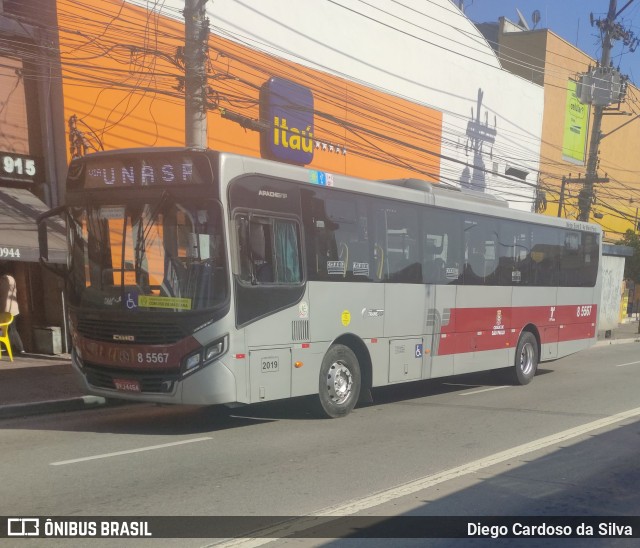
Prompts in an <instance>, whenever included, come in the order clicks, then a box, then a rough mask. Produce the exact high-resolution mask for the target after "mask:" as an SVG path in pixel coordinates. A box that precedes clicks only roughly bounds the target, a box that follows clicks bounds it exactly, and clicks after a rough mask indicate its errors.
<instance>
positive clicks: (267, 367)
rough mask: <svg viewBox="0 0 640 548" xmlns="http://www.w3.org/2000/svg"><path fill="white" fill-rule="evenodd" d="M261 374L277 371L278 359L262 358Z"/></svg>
mask: <svg viewBox="0 0 640 548" xmlns="http://www.w3.org/2000/svg"><path fill="white" fill-rule="evenodd" d="M261 362H262V368H261V370H262V372H263V373H271V372H273V371H278V368H279V365H280V364H279V363H278V358H276V357H270V358H262V360H261Z"/></svg>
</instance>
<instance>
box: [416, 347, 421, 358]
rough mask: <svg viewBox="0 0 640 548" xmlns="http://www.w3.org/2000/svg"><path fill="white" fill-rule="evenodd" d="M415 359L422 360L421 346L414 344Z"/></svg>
mask: <svg viewBox="0 0 640 548" xmlns="http://www.w3.org/2000/svg"><path fill="white" fill-rule="evenodd" d="M416 358H422V344H416Z"/></svg>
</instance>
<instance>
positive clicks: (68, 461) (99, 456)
mask: <svg viewBox="0 0 640 548" xmlns="http://www.w3.org/2000/svg"><path fill="white" fill-rule="evenodd" d="M211 439H213V438H211V437H205V438H194V439H192V440H183V441H174V442H171V443H163V444H161V445H150V446H149V447H140V448H138V449H129V450H127V451H116V452H115V453H104V454H102V455H93V456H91V457H82V458H80V459H71V460H61V461H58V462H51V463H49V465H50V466H62V465H64V464H75V463H76V462H84V461H87V460H96V459H108V458H110V457H118V456H120V455H129V454H131V453H142V452H143V451H155V450H156V449H164V448H165V447H174V446H175V445H185V444H186V443H195V442H197V441H206V440H211Z"/></svg>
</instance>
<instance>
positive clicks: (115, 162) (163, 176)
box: [84, 154, 211, 189]
mask: <svg viewBox="0 0 640 548" xmlns="http://www.w3.org/2000/svg"><path fill="white" fill-rule="evenodd" d="M198 159H199V158H196V157H193V156H188V155H185V154H180V155H175V154H172V155H167V154H149V155H146V156H130V157H122V156H114V157H113V158H110V157H104V158H95V159H91V160H88V161H87V165H86V170H85V173H84V188H85V189H98V188H134V187H141V186H174V185H175V186H179V185H192V184H202V183H203V182H205V181H207V179H209V180H210V179H211V170H210V169H206V168H207V167H208V162H207V161H206V159H205V158H201V159H202V160H203V161H202V162H198V161H197V160H198Z"/></svg>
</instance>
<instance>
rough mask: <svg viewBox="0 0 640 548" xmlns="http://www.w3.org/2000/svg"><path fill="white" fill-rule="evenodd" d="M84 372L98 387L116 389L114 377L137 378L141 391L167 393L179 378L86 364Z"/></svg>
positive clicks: (92, 383)
mask: <svg viewBox="0 0 640 548" xmlns="http://www.w3.org/2000/svg"><path fill="white" fill-rule="evenodd" d="M84 373H85V375H86V376H87V382H88V383H89V384H90V385H91V386H95V387H96V388H106V389H109V390H115V389H116V387H115V384H114V383H113V379H122V378H125V379H135V380H137V381H138V382H139V383H140V392H147V393H155V394H167V393H170V392H171V391H172V390H173V385H174V383H175V381H176V380H177V379H178V375H167V374H155V375H154V374H144V375H132V374H131V372H130V371H126V372H122V373H119V372H116V371H107V370H105V369H102V368H97V367H90V366H88V367H87V366H85V368H84Z"/></svg>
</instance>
